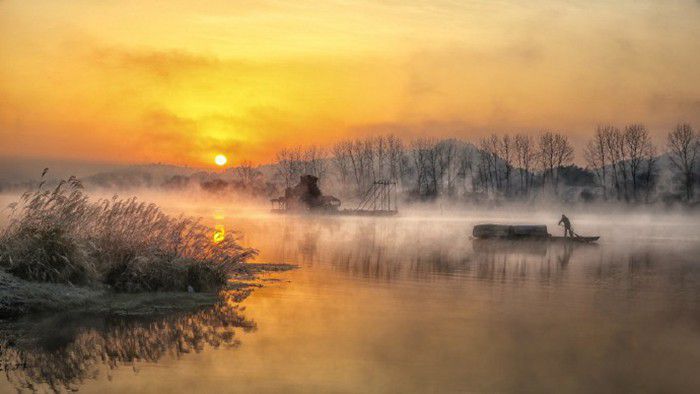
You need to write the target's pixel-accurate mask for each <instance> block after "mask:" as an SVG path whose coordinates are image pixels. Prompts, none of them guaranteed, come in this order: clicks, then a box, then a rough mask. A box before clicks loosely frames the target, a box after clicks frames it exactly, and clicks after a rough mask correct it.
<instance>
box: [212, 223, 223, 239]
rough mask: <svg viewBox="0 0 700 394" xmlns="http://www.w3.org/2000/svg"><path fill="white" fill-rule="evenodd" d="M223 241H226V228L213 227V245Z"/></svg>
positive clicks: (220, 225)
mask: <svg viewBox="0 0 700 394" xmlns="http://www.w3.org/2000/svg"><path fill="white" fill-rule="evenodd" d="M224 239H226V228H224V225H223V224H217V225H216V226H214V238H213V240H214V243H215V244H218V243H221V242H222V241H223V240H224Z"/></svg>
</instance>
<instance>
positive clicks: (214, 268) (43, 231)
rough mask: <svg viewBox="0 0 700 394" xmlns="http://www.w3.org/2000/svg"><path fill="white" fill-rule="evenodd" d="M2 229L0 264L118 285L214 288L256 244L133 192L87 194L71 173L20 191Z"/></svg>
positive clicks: (52, 277) (42, 277)
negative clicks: (215, 232)
mask: <svg viewBox="0 0 700 394" xmlns="http://www.w3.org/2000/svg"><path fill="white" fill-rule="evenodd" d="M11 207H12V210H13V213H12V216H11V218H10V221H9V224H8V225H7V227H6V228H5V229H4V231H3V232H2V233H0V266H4V267H5V269H7V270H8V271H9V272H11V273H13V274H15V275H17V276H19V277H21V278H23V279H27V280H33V281H48V282H61V283H72V284H84V283H88V282H91V281H93V282H101V283H104V284H106V285H109V286H112V287H113V288H114V289H115V290H117V291H165V290H186V289H187V288H188V286H192V287H193V288H194V289H195V290H198V291H209V290H213V289H215V288H217V287H219V286H221V285H223V284H225V283H226V281H227V279H228V275H229V273H231V272H232V271H233V270H236V269H238V268H240V266H241V264H242V263H243V262H245V261H246V260H247V259H249V258H250V257H252V256H254V255H255V253H256V251H255V250H254V249H250V248H244V247H242V246H240V245H239V244H238V242H237V240H236V239H235V238H234V237H230V236H229V237H227V238H226V239H224V240H221V241H220V242H218V243H216V244H215V243H214V242H212V238H211V234H212V229H211V228H209V227H207V226H205V225H203V224H201V223H200V222H199V220H197V219H193V218H189V217H184V216H178V217H172V216H168V215H166V214H165V213H163V212H162V211H161V210H160V209H159V208H158V207H157V206H156V205H155V204H147V203H144V202H140V201H138V200H137V199H136V198H127V199H120V198H118V197H117V196H115V197H113V198H111V199H99V200H96V201H91V200H90V199H89V197H88V195H87V194H86V193H85V192H84V191H83V187H82V185H81V183H80V181H78V180H77V179H76V178H75V177H71V178H70V179H68V180H67V181H62V182H61V183H60V184H59V185H58V186H57V187H56V188H55V189H54V190H52V191H48V190H42V189H41V186H40V187H39V189H38V190H36V191H35V192H33V193H25V194H24V195H23V196H22V198H21V200H20V202H19V203H15V204H13V205H12V206H11Z"/></svg>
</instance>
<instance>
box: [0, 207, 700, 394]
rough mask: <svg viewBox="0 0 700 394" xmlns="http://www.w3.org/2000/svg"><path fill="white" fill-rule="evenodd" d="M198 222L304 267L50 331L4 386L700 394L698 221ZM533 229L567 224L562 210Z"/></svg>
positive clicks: (418, 217)
mask: <svg viewBox="0 0 700 394" xmlns="http://www.w3.org/2000/svg"><path fill="white" fill-rule="evenodd" d="M193 213H195V214H201V215H203V216H205V217H206V220H208V221H210V222H211V224H212V226H213V227H216V229H217V235H216V236H217V237H222V236H227V237H228V236H239V237H240V238H241V242H242V243H244V244H246V245H250V246H253V247H255V248H257V249H259V251H260V254H259V256H258V257H257V258H256V261H258V262H273V263H292V264H297V265H298V266H299V268H298V269H296V270H293V271H288V272H283V273H273V274H269V275H266V276H265V278H264V279H263V280H262V281H261V283H262V285H263V286H262V287H260V288H256V289H255V290H254V291H253V292H252V294H251V295H249V296H248V297H242V298H244V299H243V300H242V301H241V302H240V303H237V302H232V303H231V304H230V305H228V306H227V307H225V308H219V309H217V310H214V311H211V310H209V311H207V310H205V311H200V312H198V313H197V314H189V315H184V316H183V315H179V316H164V317H155V318H153V317H151V318H147V319H133V318H130V319H120V318H118V317H109V318H104V317H93V319H94V321H92V322H91V323H90V324H85V323H84V322H81V324H78V325H77V328H70V329H69V328H65V330H66V331H67V332H66V333H65V335H58V334H56V332H53V333H52V336H51V338H50V340H43V339H40V338H39V339H37V341H36V342H37V343H38V345H35V347H34V348H33V349H34V350H27V351H26V352H25V354H23V355H21V356H23V357H25V358H26V357H29V358H30V359H31V360H33V361H34V362H35V363H36V364H35V366H37V365H40V366H41V368H35V369H36V370H31V371H30V370H27V369H25V370H22V368H21V366H20V367H19V368H16V369H15V370H14V372H13V374H12V376H10V378H9V379H8V378H7V377H2V378H0V392H14V391H15V388H16V387H17V386H18V385H21V384H25V385H26V384H27V382H29V383H30V384H31V383H32V382H34V383H35V384H36V383H42V382H44V383H45V382H46V381H47V379H49V378H52V379H54V380H53V382H54V383H55V384H56V387H61V388H63V387H65V386H63V384H64V383H68V387H72V388H76V389H79V390H81V391H84V392H100V393H110V392H114V393H117V392H689V393H691V392H699V391H700V374H698V373H697V370H698V366H700V221H697V220H694V219H693V218H692V217H691V218H688V217H682V216H673V217H669V216H664V215H646V216H634V217H628V216H625V215H622V214H612V215H585V214H581V215H578V216H574V217H573V219H574V226H575V229H576V230H577V232H579V233H585V234H598V235H601V237H602V238H601V241H600V242H599V243H598V244H597V245H570V244H565V243H551V244H548V243H531V242H524V243H523V242H520V243H508V242H481V241H474V240H472V239H470V234H471V228H472V226H473V225H474V224H476V223H484V222H506V221H514V222H528V221H533V219H535V218H534V217H533V216H532V215H529V214H528V213H527V212H515V213H514V212H511V213H508V214H501V215H489V214H481V215H475V214H471V213H469V212H442V213H440V214H438V215H434V216H431V215H428V214H420V213H419V214H415V215H406V214H404V215H403V216H399V217H396V218H356V217H353V218H341V217H301V216H274V215H267V214H263V213H258V214H246V215H244V214H242V213H241V212H230V211H227V210H226V209H212V210H209V208H198V209H195V210H193ZM536 220H537V221H539V222H543V223H547V224H549V227H550V231H551V232H554V231H555V230H556V231H560V229H557V228H556V221H557V220H558V217H557V215H552V216H551V217H548V216H542V215H538V216H537V217H536ZM46 319H48V321H43V322H42V324H43V327H72V325H71V319H86V318H85V317H82V316H81V317H71V316H62V317H60V319H59V318H54V319H56V321H51V318H46ZM46 319H45V320H46ZM27 327H29V325H27ZM32 327H42V325H41V324H39V325H37V324H35V323H32ZM47 330H50V329H47V328H45V329H36V330H33V331H32V330H28V331H27V333H26V335H29V336H32V335H34V336H37V337H41V335H43V334H42V333H44V332H45V331H47ZM76 333H77V334H76ZM56 336H58V339H56ZM37 349H38V350H37ZM32 352H33V353H32ZM76 354H77V356H76ZM37 360H38V361H37ZM42 363H43V364H42ZM49 365H50V367H49ZM76 365H79V366H78V367H76ZM42 379H43V380H42ZM62 379H63V380H62ZM37 387H39V388H41V389H42V390H43V389H44V388H45V387H46V386H45V385H43V386H42V385H38V386H37Z"/></svg>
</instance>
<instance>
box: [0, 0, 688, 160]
mask: <svg viewBox="0 0 700 394" xmlns="http://www.w3.org/2000/svg"><path fill="white" fill-rule="evenodd" d="M205 3H206V5H202V4H205ZM698 21H700V1H697V0H677V1H676V0H659V1H641V0H639V1H633V0H616V1H601V0H597V1H596V0H589V1H578V0H568V1H537V0H534V1H533V0H531V1H528V2H525V1H515V0H513V1H509V0H481V1H469V0H464V1H449V0H441V1H417V0H392V1H378V0H377V1H369V0H364V1H322V2H319V1H306V0H290V1H285V0H280V1H259V2H258V1H238V2H235V1H208V2H201V1H184V0H175V1H173V0H170V1H152V2H148V1H116V0H115V1H111V0H103V1H94V0H82V1H80V0H74V1H60V0H45V1H32V0H21V1H11V0H0V140H2V144H0V155H2V156H19V157H51V158H70V159H84V160H100V161H118V162H168V163H175V164H190V165H205V164H206V165H208V164H209V163H211V161H212V159H213V157H214V155H215V154H216V153H219V152H223V153H226V154H228V155H229V156H232V157H233V158H234V161H233V164H234V165H235V164H236V162H240V161H241V160H245V159H247V160H252V161H254V162H258V163H261V162H265V161H268V160H270V159H271V158H272V157H273V156H274V152H275V151H276V150H277V149H279V148H281V147H284V146H290V145H296V144H307V143H311V142H313V143H317V144H330V143H332V142H334V141H337V140H339V139H342V138H346V137H348V136H355V135H369V134H372V133H376V132H382V133H383V132H394V133H396V134H398V135H400V136H403V137H405V138H412V137H415V136H418V135H431V136H456V137H461V138H476V137H477V136H480V135H483V134H486V133H489V132H493V131H496V132H502V131H518V130H526V131H529V132H534V131H536V130H538V129H542V128H547V129H555V130H561V131H564V132H566V133H569V134H570V135H571V136H572V139H574V141H583V140H584V138H585V135H586V133H589V132H590V130H592V129H593V128H594V127H595V125H596V124H597V123H601V122H614V123H620V124H622V123H625V122H631V121H635V122H643V123H645V124H647V125H648V126H649V127H650V128H651V129H652V130H653V131H654V132H655V133H656V136H657V138H660V137H661V135H662V134H663V132H664V131H665V129H668V128H669V127H671V126H672V125H673V124H674V123H676V122H678V121H681V120H682V121H689V122H691V123H694V124H695V125H696V126H697V125H700V72H699V71H698V70H699V69H700V23H698Z"/></svg>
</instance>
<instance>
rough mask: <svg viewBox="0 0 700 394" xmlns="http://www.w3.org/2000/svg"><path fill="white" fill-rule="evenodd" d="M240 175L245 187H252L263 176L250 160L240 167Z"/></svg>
mask: <svg viewBox="0 0 700 394" xmlns="http://www.w3.org/2000/svg"><path fill="white" fill-rule="evenodd" d="M238 173H239V174H240V176H241V180H242V181H243V184H245V185H252V184H253V183H254V182H255V180H256V178H258V177H259V176H260V175H261V174H260V171H257V170H256V169H255V168H254V167H253V164H252V163H251V162H250V161H249V160H245V161H243V162H242V163H241V165H239V166H238Z"/></svg>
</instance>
